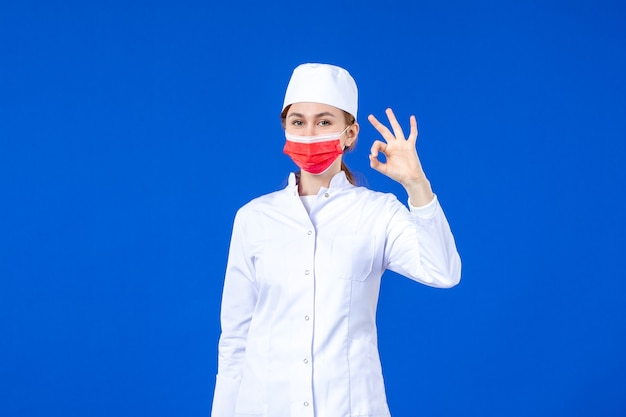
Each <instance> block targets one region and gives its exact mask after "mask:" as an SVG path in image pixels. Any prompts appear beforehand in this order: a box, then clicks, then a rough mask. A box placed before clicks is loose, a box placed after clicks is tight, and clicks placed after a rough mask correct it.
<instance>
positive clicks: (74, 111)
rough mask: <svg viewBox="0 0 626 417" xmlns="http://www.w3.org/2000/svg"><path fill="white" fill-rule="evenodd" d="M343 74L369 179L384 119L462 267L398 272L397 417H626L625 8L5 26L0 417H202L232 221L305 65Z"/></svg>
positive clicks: (2, 14) (392, 298) (1, 45)
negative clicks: (415, 134)
mask: <svg viewBox="0 0 626 417" xmlns="http://www.w3.org/2000/svg"><path fill="white" fill-rule="evenodd" d="M303 62H328V63H334V64H337V65H341V66H344V67H346V68H348V69H349V70H350V71H351V73H352V74H353V75H354V77H355V78H356V80H357V83H358V85H359V91H360V111H359V119H360V122H361V126H362V130H361V135H360V139H359V140H360V142H359V145H358V146H357V149H356V150H355V151H354V152H353V153H352V154H350V155H348V156H347V157H346V158H347V159H346V160H347V163H348V165H349V166H350V167H351V169H352V170H354V171H356V172H358V173H360V175H361V177H362V179H363V180H364V182H365V183H366V184H367V185H368V186H369V187H371V188H373V189H376V190H381V191H389V192H393V193H396V195H398V196H399V197H400V198H401V199H402V200H404V199H405V198H406V197H405V194H404V191H403V190H402V189H401V187H400V186H399V185H397V184H395V183H393V182H392V181H391V180H389V179H387V178H385V177H383V176H382V175H380V174H378V173H377V172H374V171H373V170H371V169H370V168H369V166H368V160H367V155H368V151H369V147H370V144H371V143H372V141H373V140H375V139H378V135H377V133H376V132H375V131H374V129H373V128H372V127H371V126H370V125H369V124H368V123H367V121H366V115H367V114H369V113H374V114H375V115H377V116H379V117H380V118H383V117H384V113H383V112H384V109H385V108H386V107H388V106H389V107H392V108H393V109H394V110H395V111H396V113H397V115H398V117H399V118H400V120H402V123H403V124H404V126H405V127H406V128H407V129H408V117H409V115H410V114H415V115H416V116H417V118H418V120H419V124H420V139H419V141H418V149H419V152H420V156H421V158H422V161H423V165H424V167H425V169H426V172H427V174H428V175H429V178H430V179H431V182H432V184H433V186H434V189H435V192H436V193H437V194H438V195H439V197H440V200H441V201H442V204H443V207H444V209H445V211H446V213H447V215H448V218H449V221H450V222H451V224H452V228H453V231H454V233H455V236H456V239H457V244H458V248H459V251H460V253H461V256H462V259H463V263H464V269H463V279H462V282H461V284H460V285H459V286H458V287H455V288H454V289H451V290H436V289H432V288H428V287H425V286H422V285H417V284H415V283H413V282H411V281H409V280H407V279H404V278H402V277H399V276H397V275H395V274H392V273H388V274H387V275H385V277H384V279H383V288H382V293H381V298H380V304H379V336H380V351H381V356H382V361H383V369H384V373H385V377H386V383H387V389H388V400H389V403H390V407H391V410H392V413H393V415H394V416H396V417H401V416H625V415H626V354H625V353H624V352H625V351H626V303H624V296H625V295H626V282H625V281H626V279H625V278H626V273H625V268H624V256H623V253H622V252H623V251H624V249H625V248H626V244H625V243H626V242H625V237H624V235H625V232H626V227H625V226H626V224H625V221H624V214H625V213H626V204H625V203H624V198H623V195H622V194H623V193H624V190H625V189H626V173H625V169H624V166H623V160H624V157H625V156H626V155H625V153H626V152H625V150H626V146H625V140H626V134H625V132H626V77H625V75H624V74H626V6H624V4H623V3H622V2H618V1H591V0H589V1H550V0H548V1H528V2H498V1H484V0H481V1H472V2H469V1H446V2H444V1H442V2H435V1H407V0H404V1H400V2H399V1H393V0H391V1H385V2H380V1H376V2H374V1H371V2H363V1H332V2H331V1H323V0H322V1H317V2H293V1H291V2H287V1H275V2H252V1H243V2H208V1H207V2H200V1H185V0H183V1H177V2H167V1H152V2H147V1H146V2H141V1H128V2H126V1H102V0H98V1H89V2H85V1H45V2H44V1H40V2H36V1H17V0H4V1H3V2H2V7H1V8H0V199H1V200H0V415H2V416H11V417H18V416H19V417H21V416H28V417H35V416H93V417H99V416H131V415H132V416H134V415H140V416H142V415H145V416H153V417H157V416H207V415H208V414H209V410H210V404H211V400H212V395H213V387H214V374H215V373H216V363H217V350H216V349H217V338H218V336H219V303H220V295H221V288H222V281H223V273H224V270H225V264H226V256H227V250H228V243H229V238H230V229H231V225H232V220H233V217H234V214H235V211H236V210H237V208H238V207H240V206H241V205H243V204H244V203H245V202H247V201H248V200H250V199H251V198H254V197H256V196H258V195H261V194H264V193H267V192H270V191H274V190H276V189H279V188H281V187H283V186H284V185H285V181H286V177H287V174H288V172H289V171H290V170H292V169H294V166H293V164H292V162H291V161H290V160H289V158H287V157H286V156H285V155H283V154H282V146H283V141H284V136H283V134H282V130H281V127H280V122H279V117H278V114H279V112H280V107H281V105H282V98H283V93H284V89H285V87H286V85H287V81H288V79H289V76H290V74H291V71H292V70H293V68H294V67H295V66H296V65H298V64H300V63H303Z"/></svg>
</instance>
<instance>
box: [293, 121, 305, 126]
mask: <svg viewBox="0 0 626 417" xmlns="http://www.w3.org/2000/svg"><path fill="white" fill-rule="evenodd" d="M291 124H292V125H293V126H302V125H303V124H304V123H302V120H297V119H296V120H294V121H292V122H291Z"/></svg>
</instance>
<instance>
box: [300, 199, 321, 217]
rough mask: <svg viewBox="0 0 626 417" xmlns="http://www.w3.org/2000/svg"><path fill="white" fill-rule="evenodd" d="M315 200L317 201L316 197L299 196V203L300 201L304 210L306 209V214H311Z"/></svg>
mask: <svg viewBox="0 0 626 417" xmlns="http://www.w3.org/2000/svg"><path fill="white" fill-rule="evenodd" d="M316 199H317V196H315V195H301V196H300V201H302V204H303V205H304V208H305V209H306V212H307V213H310V212H311V208H312V207H313V206H314V205H315V200H316Z"/></svg>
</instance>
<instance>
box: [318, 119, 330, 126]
mask: <svg viewBox="0 0 626 417" xmlns="http://www.w3.org/2000/svg"><path fill="white" fill-rule="evenodd" d="M317 124H318V125H320V126H330V125H331V124H332V123H330V121H328V120H320V121H319V122H318V123H317Z"/></svg>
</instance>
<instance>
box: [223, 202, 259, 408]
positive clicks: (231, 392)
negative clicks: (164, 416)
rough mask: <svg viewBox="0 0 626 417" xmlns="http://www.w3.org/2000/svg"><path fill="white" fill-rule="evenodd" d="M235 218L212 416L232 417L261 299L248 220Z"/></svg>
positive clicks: (224, 294)
mask: <svg viewBox="0 0 626 417" xmlns="http://www.w3.org/2000/svg"><path fill="white" fill-rule="evenodd" d="M242 217H243V216H242V215H241V211H240V212H238V213H237V215H236V216H235V221H234V225H233V233H232V238H231V242H230V250H229V255H228V264H227V266H226V276H225V279H224V291H223V294H222V310H221V325H222V334H221V336H220V340H219V345H218V351H219V352H218V373H217V377H216V384H215V393H214V397H213V407H212V412H211V416H212V417H232V416H234V415H235V404H236V401H237V395H238V392H239V386H240V383H241V375H242V372H243V366H244V360H245V354H246V342H247V338H248V329H249V328H250V322H251V320H252V313H253V311H254V306H255V304H256V300H257V297H258V290H257V287H256V284H255V281H254V277H255V274H254V263H253V259H252V257H251V255H250V251H249V250H247V248H246V239H245V235H246V231H245V221H244V220H243V219H242Z"/></svg>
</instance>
